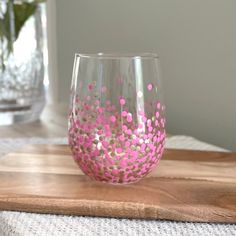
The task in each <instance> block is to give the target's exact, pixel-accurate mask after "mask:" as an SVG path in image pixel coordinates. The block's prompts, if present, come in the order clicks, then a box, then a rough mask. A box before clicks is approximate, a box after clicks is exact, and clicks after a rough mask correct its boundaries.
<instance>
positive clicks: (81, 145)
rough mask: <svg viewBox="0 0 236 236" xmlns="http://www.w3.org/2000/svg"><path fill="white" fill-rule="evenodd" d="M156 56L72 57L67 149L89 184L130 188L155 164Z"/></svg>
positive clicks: (158, 150) (158, 147)
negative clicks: (129, 184)
mask: <svg viewBox="0 0 236 236" xmlns="http://www.w3.org/2000/svg"><path fill="white" fill-rule="evenodd" d="M158 63H159V62H158V57H157V55H156V54H140V55H126V54H101V53H99V54H76V55H75V60H74V68H73V75H72V84H71V108H70V114H69V144H70V147H71V150H72V153H73V157H74V160H75V162H76V163H77V164H78V165H79V167H80V168H81V170H82V171H83V172H84V173H85V174H86V175H88V176H89V177H91V178H92V179H94V180H98V181H102V182H108V183H114V184H116V183H133V182H137V181H138V180H140V179H141V178H143V177H144V176H146V175H147V174H148V173H149V172H150V171H151V170H152V169H153V168H154V167H155V166H156V165H157V163H158V161H159V160H160V158H161V156H162V153H163V150H164V141H165V136H166V135H165V116H164V110H165V107H164V105H163V103H162V99H161V97H162V96H161V85H160V75H159V67H158Z"/></svg>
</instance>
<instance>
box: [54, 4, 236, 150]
mask: <svg viewBox="0 0 236 236" xmlns="http://www.w3.org/2000/svg"><path fill="white" fill-rule="evenodd" d="M56 25H57V35H56V38H57V55H58V84H59V91H58V96H59V97H58V99H59V100H60V101H68V95H69V85H70V79H71V71H72V65H73V63H72V61H73V57H74V53H75V52H158V54H159V56H160V60H161V65H162V74H163V80H164V81H163V83H164V95H165V101H166V107H167V121H168V131H169V132H170V133H173V134H188V135H192V136H195V137H197V138H200V139H202V140H205V141H208V142H211V143H214V144H217V145H219V146H222V147H225V148H229V149H232V150H236V1H235V0H225V1H223V0H178V1H177V0H146V1H144V0H119V1H115V0H99V1H96V0H86V1H85V0H66V1H65V0H57V1H56Z"/></svg>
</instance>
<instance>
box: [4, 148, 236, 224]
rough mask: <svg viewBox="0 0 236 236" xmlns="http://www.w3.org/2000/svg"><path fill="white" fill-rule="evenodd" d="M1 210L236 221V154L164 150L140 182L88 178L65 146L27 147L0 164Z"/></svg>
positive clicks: (202, 220) (201, 220)
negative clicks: (104, 182)
mask: <svg viewBox="0 0 236 236" xmlns="http://www.w3.org/2000/svg"><path fill="white" fill-rule="evenodd" d="M0 209H2V210H17V211H26V212H39V213H54V214H69V215H88V216H107V217H128V218H145V219H169V220H179V221H199V222H229V223H236V154H232V153H221V152H201V151H187V150H165V154H164V157H163V158H162V160H161V162H160V164H159V166H158V167H157V168H156V170H155V171H153V173H152V174H151V175H150V176H149V177H147V178H145V179H143V180H142V181H140V182H138V183H136V184H131V185H108V184H103V183H98V182H95V181H91V180H89V179H88V178H87V177H86V176H84V175H83V174H82V173H81V171H80V170H79V168H78V167H77V166H76V164H75V163H74V162H73V160H72V157H71V153H70V150H69V148H68V147H67V146H64V145H46V146H45V145H42V146H40V145H37V146H27V147H25V148H23V149H22V150H21V151H19V152H16V153H11V154H9V155H7V156H5V157H3V158H2V159H1V160H0Z"/></svg>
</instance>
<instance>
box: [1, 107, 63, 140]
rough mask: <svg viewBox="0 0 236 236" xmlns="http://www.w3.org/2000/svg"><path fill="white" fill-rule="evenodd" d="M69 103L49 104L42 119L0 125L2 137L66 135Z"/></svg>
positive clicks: (52, 136) (51, 136)
mask: <svg viewBox="0 0 236 236" xmlns="http://www.w3.org/2000/svg"><path fill="white" fill-rule="evenodd" d="M67 113H68V105H66V104H59V105H47V106H46V107H45V109H44V111H43V113H42V115H41V118H40V120H37V121H34V122H31V123H18V124H14V125H11V126H0V138H27V137H29V138H30V137H42V138H54V137H66V136H67Z"/></svg>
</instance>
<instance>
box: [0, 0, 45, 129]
mask: <svg viewBox="0 0 236 236" xmlns="http://www.w3.org/2000/svg"><path fill="white" fill-rule="evenodd" d="M42 7H43V4H39V3H37V1H29V0H0V125H8V124H13V123H17V122H28V121H33V120H36V119H38V118H39V116H40V113H41V112H42V110H43V107H44V105H45V91H44V85H43V79H44V63H43V29H42V21H41V9H42Z"/></svg>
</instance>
